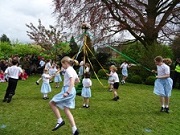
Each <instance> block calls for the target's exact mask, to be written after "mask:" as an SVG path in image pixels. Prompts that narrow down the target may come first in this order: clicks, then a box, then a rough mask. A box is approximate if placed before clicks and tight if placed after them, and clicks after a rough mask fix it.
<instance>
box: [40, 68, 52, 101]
mask: <svg viewBox="0 0 180 135" xmlns="http://www.w3.org/2000/svg"><path fill="white" fill-rule="evenodd" d="M51 78H52V77H51V76H50V75H49V72H48V70H46V69H44V73H43V74H42V81H43V83H42V86H41V93H42V94H43V99H44V100H46V99H49V98H48V93H49V92H51V86H50V84H49V80H50V79H51Z"/></svg>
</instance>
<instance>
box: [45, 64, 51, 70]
mask: <svg viewBox="0 0 180 135" xmlns="http://www.w3.org/2000/svg"><path fill="white" fill-rule="evenodd" d="M50 68H51V63H50V62H48V63H46V65H45V69H46V70H49V69H50Z"/></svg>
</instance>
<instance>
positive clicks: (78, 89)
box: [76, 23, 90, 95]
mask: <svg viewBox="0 0 180 135" xmlns="http://www.w3.org/2000/svg"><path fill="white" fill-rule="evenodd" d="M81 28H82V30H83V32H84V37H83V63H84V64H85V63H86V52H87V50H86V49H87V48H86V46H87V31H88V29H90V25H89V24H88V23H82V26H81ZM84 71H85V67H84V69H83V72H84ZM80 79H81V81H80V83H79V84H78V85H77V87H76V94H77V95H81V91H82V88H83V85H82V78H80Z"/></svg>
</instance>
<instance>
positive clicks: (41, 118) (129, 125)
mask: <svg viewBox="0 0 180 135" xmlns="http://www.w3.org/2000/svg"><path fill="white" fill-rule="evenodd" d="M37 78H38V76H35V77H30V78H29V80H27V81H19V84H18V87H17V91H16V95H15V96H14V98H13V101H12V102H11V103H10V104H8V103H2V102H0V135H70V134H71V127H70V125H69V123H68V120H67V118H66V117H64V113H62V116H63V118H64V119H65V121H66V125H65V126H63V127H62V128H61V129H59V130H57V131H56V132H52V131H51V129H52V128H53V126H54V125H55V124H56V119H55V117H54V115H53V113H52V111H51V109H50V108H49V105H48V102H49V101H48V100H47V101H44V100H43V99H42V95H41V93H40V85H39V86H37V85H35V80H36V79H37ZM102 81H103V83H104V84H106V83H107V81H106V80H102ZM6 85H7V84H3V83H1V84H0V96H1V99H3V96H4V92H5V89H6ZM52 89H53V91H52V92H51V93H50V94H49V97H50V98H52V97H53V95H55V94H56V93H58V92H59V91H60V89H56V88H55V87H54V86H53V85H52ZM152 90H153V86H147V85H136V84H126V85H124V86H122V85H121V86H120V88H119V94H120V98H121V100H120V101H118V102H115V101H111V99H112V93H111V92H107V89H104V88H103V87H102V86H101V85H100V84H99V83H98V81H97V80H93V87H92V94H93V97H92V98H91V104H90V105H91V107H90V108H89V109H84V108H82V98H81V97H79V96H77V97H76V109H75V110H72V113H73V114H74V117H75V120H76V123H77V126H78V128H79V130H80V132H81V135H170V134H172V135H179V134H180V130H179V127H180V111H179V107H180V91H178V90H173V92H172V99H171V107H170V109H171V112H170V114H166V113H160V112H159V109H160V107H159V99H158V97H157V96H155V95H154V94H153V93H152Z"/></svg>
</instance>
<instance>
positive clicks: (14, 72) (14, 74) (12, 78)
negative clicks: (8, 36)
mask: <svg viewBox="0 0 180 135" xmlns="http://www.w3.org/2000/svg"><path fill="white" fill-rule="evenodd" d="M12 64H13V65H12V66H11V67H8V68H7V69H6V70H5V74H7V75H8V77H9V81H8V87H7V89H6V94H5V96H4V100H3V102H6V101H7V103H10V102H11V99H12V96H13V95H15V90H16V86H17V83H18V80H19V75H20V74H21V73H23V70H22V69H21V68H20V67H18V66H17V65H18V61H17V60H16V59H13V60H12Z"/></svg>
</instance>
